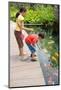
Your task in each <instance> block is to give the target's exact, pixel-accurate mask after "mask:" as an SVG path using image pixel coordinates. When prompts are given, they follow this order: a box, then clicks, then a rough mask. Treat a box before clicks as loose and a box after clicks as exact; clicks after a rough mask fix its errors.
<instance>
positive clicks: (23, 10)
mask: <svg viewBox="0 0 61 90" xmlns="http://www.w3.org/2000/svg"><path fill="white" fill-rule="evenodd" d="M26 11H27V10H26V8H24V7H22V8H20V10H19V12H17V13H16V18H17V17H18V16H19V14H20V13H22V12H26Z"/></svg>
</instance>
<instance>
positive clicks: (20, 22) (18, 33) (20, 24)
mask: <svg viewBox="0 0 61 90" xmlns="http://www.w3.org/2000/svg"><path fill="white" fill-rule="evenodd" d="M26 11H27V10H26V8H24V7H22V8H20V10H19V12H18V13H17V14H16V30H15V31H14V34H15V37H16V40H17V43H18V47H19V55H21V56H23V55H24V52H23V38H24V35H23V34H22V30H33V29H32V28H26V27H24V16H25V15H26Z"/></svg>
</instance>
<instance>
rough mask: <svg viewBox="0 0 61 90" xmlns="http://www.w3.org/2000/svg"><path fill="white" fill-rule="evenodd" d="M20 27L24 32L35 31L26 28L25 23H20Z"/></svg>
mask: <svg viewBox="0 0 61 90" xmlns="http://www.w3.org/2000/svg"><path fill="white" fill-rule="evenodd" d="M18 26H19V27H20V29H22V30H27V31H33V28H27V27H24V22H23V21H21V22H20V21H19V22H18Z"/></svg>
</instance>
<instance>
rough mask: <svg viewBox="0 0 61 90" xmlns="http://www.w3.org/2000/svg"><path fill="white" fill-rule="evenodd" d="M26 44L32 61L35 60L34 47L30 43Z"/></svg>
mask: <svg viewBox="0 0 61 90" xmlns="http://www.w3.org/2000/svg"><path fill="white" fill-rule="evenodd" d="M27 46H28V48H29V49H30V51H31V59H32V60H33V61H35V60H36V58H35V52H36V50H35V47H33V46H32V45H30V44H27Z"/></svg>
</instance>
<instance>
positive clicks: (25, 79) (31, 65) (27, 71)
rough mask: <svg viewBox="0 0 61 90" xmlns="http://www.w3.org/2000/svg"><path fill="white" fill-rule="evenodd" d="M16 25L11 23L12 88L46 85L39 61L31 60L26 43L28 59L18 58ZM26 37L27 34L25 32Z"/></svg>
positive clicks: (25, 48)
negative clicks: (15, 34)
mask: <svg viewBox="0 0 61 90" xmlns="http://www.w3.org/2000/svg"><path fill="white" fill-rule="evenodd" d="M14 30H15V23H13V22H12V21H10V87H22V86H36V85H38V86H39V85H45V80H44V76H43V72H42V69H41V67H40V64H39V61H38V60H37V61H36V62H32V61H31V60H30V57H29V54H30V51H29V49H28V47H27V46H26V44H25V42H24V51H27V57H26V59H24V60H22V59H21V57H20V56H18V54H19V51H18V46H17V42H16V39H15V36H14ZM23 33H24V34H25V36H27V33H26V32H25V31H23Z"/></svg>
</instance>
